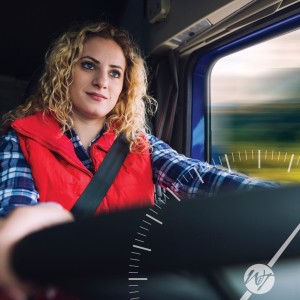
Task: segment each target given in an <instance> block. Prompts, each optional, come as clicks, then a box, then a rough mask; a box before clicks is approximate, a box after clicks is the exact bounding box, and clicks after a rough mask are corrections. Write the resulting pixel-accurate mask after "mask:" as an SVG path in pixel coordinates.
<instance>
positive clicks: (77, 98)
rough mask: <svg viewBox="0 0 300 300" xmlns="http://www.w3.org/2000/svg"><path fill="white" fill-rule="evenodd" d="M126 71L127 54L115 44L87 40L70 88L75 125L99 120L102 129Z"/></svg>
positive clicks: (112, 42) (103, 40) (120, 88)
mask: <svg viewBox="0 0 300 300" xmlns="http://www.w3.org/2000/svg"><path fill="white" fill-rule="evenodd" d="M125 68H126V60H125V56H124V53H123V51H122V49H121V47H120V46H119V45H118V44H117V43H116V42H114V41H113V40H107V39H104V38H100V37H93V38H90V39H89V40H87V41H86V43H85V44H84V46H83V52H82V55H81V57H80V59H79V61H78V62H77V63H76V64H75V66H74V69H73V81H72V83H71V85H70V98H71V102H72V105H73V115H72V117H73V120H74V122H76V121H78V120H81V121H96V122H97V123H99V125H101V127H102V126H103V123H104V122H105V119H106V115H107V114H108V113H109V112H110V111H111V110H112V109H113V108H114V106H115V105H116V103H117V101H118V99H119V96H120V93H121V91H122V88H123V82H124V72H125Z"/></svg>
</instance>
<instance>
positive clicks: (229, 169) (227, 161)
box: [225, 154, 231, 172]
mask: <svg viewBox="0 0 300 300" xmlns="http://www.w3.org/2000/svg"><path fill="white" fill-rule="evenodd" d="M225 160H226V163H227V169H228V171H229V172H231V168H230V164H229V160H228V156H227V154H225Z"/></svg>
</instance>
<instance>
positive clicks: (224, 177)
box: [0, 129, 276, 217]
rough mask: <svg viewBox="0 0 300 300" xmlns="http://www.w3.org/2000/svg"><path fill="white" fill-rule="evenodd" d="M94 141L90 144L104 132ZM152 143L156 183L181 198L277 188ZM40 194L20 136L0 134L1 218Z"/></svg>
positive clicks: (83, 153)
mask: <svg viewBox="0 0 300 300" xmlns="http://www.w3.org/2000/svg"><path fill="white" fill-rule="evenodd" d="M102 133H103V131H101V132H100V133H99V134H98V136H97V137H96V138H95V139H94V140H93V141H92V142H91V144H90V146H91V145H92V144H93V143H94V142H95V141H96V140H97V139H98V138H99V137H100V136H101V135H102ZM66 135H67V136H68V138H69V139H70V140H71V141H72V143H73V145H74V148H75V152H76V154H77V156H78V158H79V159H80V160H81V161H82V162H83V164H84V165H85V166H86V167H87V168H88V169H89V170H90V171H92V172H93V165H92V161H91V158H90V156H89V148H90V146H89V148H88V150H86V149H85V148H84V147H83V145H82V143H81V141H80V140H79V137H78V135H77V134H76V132H75V131H70V132H67V133H66ZM147 139H148V141H149V143H150V151H151V163H152V170H153V182H154V183H156V184H158V185H160V186H161V187H163V188H166V189H168V190H169V191H171V193H173V195H174V194H175V195H176V196H177V197H179V198H181V197H182V198H193V197H197V196H199V195H204V196H213V195H216V194H218V193H220V192H223V191H247V190H251V189H253V188H264V187H274V186H276V185H275V184H273V183H271V182H264V181H261V180H256V179H253V178H249V177H247V176H245V175H242V174H239V173H232V172H228V171H227V170H225V169H220V168H218V167H215V166H212V165H209V164H207V163H205V162H201V161H199V160H195V159H191V158H188V157H186V156H184V155H182V154H179V153H178V152H176V151H175V150H173V149H172V148H171V147H170V146H169V145H167V144H166V143H164V142H163V141H161V140H159V139H158V138H156V137H154V136H153V135H147ZM38 200H39V193H38V191H37V190H36V188H35V185H34V181H33V178H32V174H31V170H30V167H29V165H28V163H27V161H26V160H25V158H24V156H23V154H22V151H21V149H20V145H19V142H18V139H17V135H16V133H15V131H14V130H12V129H11V130H9V131H8V132H7V133H6V134H5V135H3V136H1V137H0V217H1V216H2V217H3V216H6V215H7V214H8V213H9V212H10V211H11V210H12V209H13V208H15V207H18V206H23V205H35V204H37V203H38Z"/></svg>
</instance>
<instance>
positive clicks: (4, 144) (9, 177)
mask: <svg viewBox="0 0 300 300" xmlns="http://www.w3.org/2000/svg"><path fill="white" fill-rule="evenodd" d="M38 197H39V195H38V192H37V191H36V189H35V186H34V182H33V178H32V174H31V170H30V167H29V166H28V163H27V161H26V160H25V158H24V155H23V154H22V151H21V149H20V146H19V142H18V138H17V135H16V133H15V131H13V130H9V131H8V132H7V133H6V134H4V135H2V136H1V137H0V217H3V216H6V215H7V214H8V213H9V212H10V211H11V210H12V209H13V208H15V207H17V206H23V205H33V204H36V203H37V201H38Z"/></svg>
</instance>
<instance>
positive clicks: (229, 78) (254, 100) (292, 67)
mask: <svg viewBox="0 0 300 300" xmlns="http://www.w3.org/2000/svg"><path fill="white" fill-rule="evenodd" d="M210 88H211V91H210V92H211V99H210V101H211V134H212V160H213V163H215V164H218V165H223V166H224V167H226V168H229V169H231V170H233V171H239V172H242V173H245V174H248V175H251V176H256V177H259V178H264V179H271V180H276V181H279V182H285V183H296V182H300V30H296V31H292V32H289V33H287V34H284V35H282V36H279V37H276V38H273V39H270V40H268V41H265V42H263V43H260V44H257V45H255V46H252V47H249V48H247V49H244V50H242V51H238V52H236V53H233V54H231V55H228V56H226V57H223V58H221V59H220V60H219V61H217V62H216V64H215V66H214V68H213V70H212V74H211V82H210Z"/></svg>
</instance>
